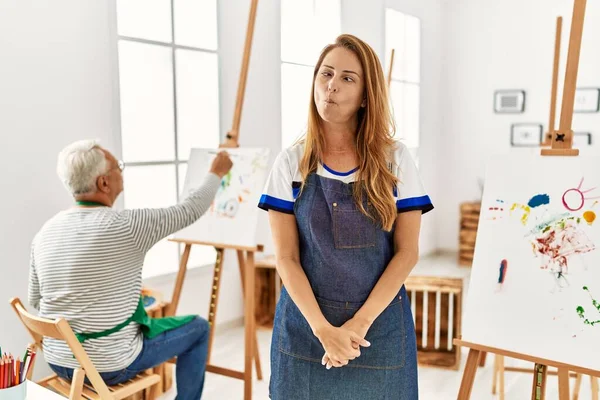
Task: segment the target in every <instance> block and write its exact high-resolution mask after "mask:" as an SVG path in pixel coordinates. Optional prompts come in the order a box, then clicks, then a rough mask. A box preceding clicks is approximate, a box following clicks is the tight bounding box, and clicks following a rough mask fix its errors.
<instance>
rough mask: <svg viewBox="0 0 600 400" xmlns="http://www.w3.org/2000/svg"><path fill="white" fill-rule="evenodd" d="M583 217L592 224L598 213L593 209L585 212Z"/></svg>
mask: <svg viewBox="0 0 600 400" xmlns="http://www.w3.org/2000/svg"><path fill="white" fill-rule="evenodd" d="M583 219H585V221H586V222H587V223H588V224H590V225H591V224H593V223H594V221H595V220H596V213H595V212H593V211H586V212H584V213H583Z"/></svg>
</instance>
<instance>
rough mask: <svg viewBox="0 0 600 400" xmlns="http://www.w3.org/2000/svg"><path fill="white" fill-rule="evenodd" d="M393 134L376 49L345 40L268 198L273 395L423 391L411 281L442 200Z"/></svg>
mask: <svg viewBox="0 0 600 400" xmlns="http://www.w3.org/2000/svg"><path fill="white" fill-rule="evenodd" d="M393 134H394V128H393V119H392V117H391V114H390V109H389V104H388V95H387V88H386V84H385V79H384V75H383V70H382V68H381V64H380V62H379V60H378V58H377V56H376V54H375V52H374V51H373V49H372V48H371V47H369V46H368V45H367V44H366V43H364V42H363V41H361V40H360V39H358V38H356V37H354V36H351V35H341V36H339V37H338V38H337V39H336V41H335V43H334V44H332V45H329V46H327V47H326V48H325V49H324V50H323V52H322V53H321V56H320V57H319V60H318V62H317V65H316V67H315V70H314V80H313V88H312V95H311V102H310V110H309V117H308V128H307V133H306V136H305V137H304V138H303V140H301V141H300V142H299V143H297V144H296V145H294V146H292V147H291V148H289V149H287V150H285V151H283V152H282V153H281V154H279V156H278V157H277V159H276V161H275V164H274V166H273V169H272V171H271V174H270V176H269V179H268V182H267V185H266V188H265V193H264V194H263V196H262V197H261V200H260V204H259V207H260V208H262V209H265V210H269V211H271V212H269V220H270V225H271V230H272V234H273V240H274V245H275V253H276V257H277V271H278V272H279V274H280V276H281V278H282V280H283V283H284V286H285V288H284V289H283V290H282V293H281V298H280V300H279V303H278V304H277V310H276V314H275V326H274V329H273V339H272V347H271V382H270V396H271V399H273V400H283V399H285V400H309V399H310V400H320V399H323V400H324V399H344V400H353V399H360V400H366V399H368V400H379V399H381V400H383V399H386V400H387V399H394V400H398V399H408V400H412V399H417V398H418V388H417V386H418V382H417V359H416V339H415V332H414V325H413V319H412V314H411V310H410V305H409V302H408V298H407V296H406V291H405V288H404V286H403V282H404V281H405V280H406V278H407V276H408V275H409V273H410V271H411V270H412V268H413V266H414V265H415V264H416V262H417V259H418V239H419V231H420V223H421V214H422V213H425V212H427V211H430V210H431V209H433V205H432V204H431V201H430V199H429V197H428V196H427V195H426V194H425V192H424V189H423V186H422V184H421V181H420V178H419V175H418V172H417V169H416V166H415V164H414V162H413V161H412V158H411V156H410V154H409V152H408V150H407V148H406V147H405V146H404V145H403V144H401V143H397V142H395V141H394V139H393ZM332 367H333V368H332Z"/></svg>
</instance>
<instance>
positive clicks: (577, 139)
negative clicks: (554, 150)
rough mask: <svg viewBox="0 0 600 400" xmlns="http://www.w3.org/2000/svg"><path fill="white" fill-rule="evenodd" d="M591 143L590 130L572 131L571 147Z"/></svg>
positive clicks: (584, 145) (579, 146) (589, 144)
mask: <svg viewBox="0 0 600 400" xmlns="http://www.w3.org/2000/svg"><path fill="white" fill-rule="evenodd" d="M591 145H592V134H591V133H590V132H573V147H577V148H581V147H586V146H591Z"/></svg>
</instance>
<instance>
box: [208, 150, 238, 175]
mask: <svg viewBox="0 0 600 400" xmlns="http://www.w3.org/2000/svg"><path fill="white" fill-rule="evenodd" d="M232 166H233V162H231V158H229V154H227V152H226V151H221V152H219V153H218V154H217V156H216V157H215V159H214V160H213V162H212V165H211V166H210V171H209V172H212V173H213V174H215V175H217V176H218V177H219V178H222V177H224V176H225V175H226V174H227V173H228V172H229V170H230V169H231V167H232Z"/></svg>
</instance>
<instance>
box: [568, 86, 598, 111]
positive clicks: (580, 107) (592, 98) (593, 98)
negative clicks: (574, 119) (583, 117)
mask: <svg viewBox="0 0 600 400" xmlns="http://www.w3.org/2000/svg"><path fill="white" fill-rule="evenodd" d="M599 110H600V88H577V90H576V91H575V103H574V105H573V112H576V113H595V112H598V111H599Z"/></svg>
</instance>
